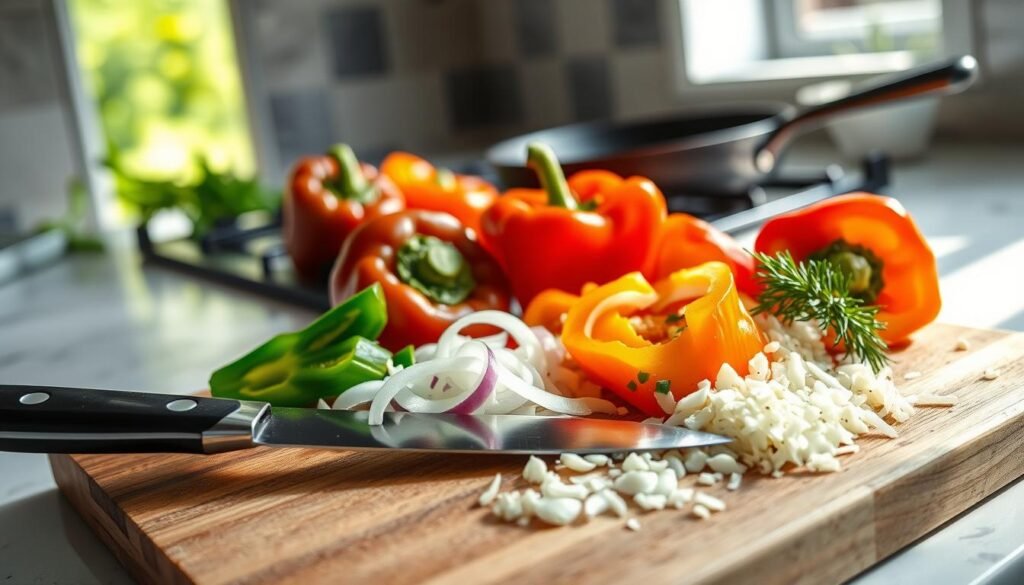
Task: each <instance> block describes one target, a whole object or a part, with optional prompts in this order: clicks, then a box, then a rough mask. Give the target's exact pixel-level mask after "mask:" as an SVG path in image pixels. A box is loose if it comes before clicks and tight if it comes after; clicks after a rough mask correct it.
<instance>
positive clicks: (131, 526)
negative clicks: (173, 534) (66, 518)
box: [48, 454, 194, 585]
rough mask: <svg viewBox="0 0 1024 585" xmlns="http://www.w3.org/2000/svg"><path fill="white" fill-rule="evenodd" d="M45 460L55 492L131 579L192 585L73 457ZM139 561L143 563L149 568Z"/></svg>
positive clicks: (156, 584)
mask: <svg viewBox="0 0 1024 585" xmlns="http://www.w3.org/2000/svg"><path fill="white" fill-rule="evenodd" d="M48 458H49V460H50V469H51V470H52V471H53V479H54V481H55V482H56V483H57V488H58V489H59V490H60V492H61V493H62V494H63V495H64V497H65V498H66V499H67V500H68V502H69V503H70V504H71V506H72V507H73V508H74V509H75V510H76V511H77V512H78V515H79V516H80V517H81V518H82V520H83V521H84V522H85V523H86V524H87V525H88V526H89V527H90V528H91V529H92V531H93V533H95V534H96V536H97V538H99V539H100V541H102V542H103V544H104V545H105V546H106V547H107V549H108V550H110V552H111V553H113V555H114V557H115V558H116V559H117V561H118V562H119V563H120V564H121V566H122V567H124V569H125V570H126V571H128V573H129V574H130V575H131V576H132V578H133V579H135V580H136V581H138V582H139V583H142V584H143V585H165V584H168V583H171V584H174V585H178V584H180V585H194V581H193V580H191V579H188V578H187V577H186V575H185V573H184V571H183V570H182V568H181V567H179V566H178V565H177V564H176V563H174V561H172V560H171V559H170V557H168V556H167V555H166V554H165V553H164V551H162V550H160V549H159V548H157V547H156V546H153V544H152V543H151V542H150V541H149V539H148V537H147V536H146V535H145V534H144V533H143V531H142V529H141V528H140V527H139V526H137V525H136V524H135V522H133V521H132V520H131V519H130V518H129V517H128V516H127V515H126V514H125V513H124V511H123V510H121V508H120V506H118V505H117V503H116V502H114V500H113V499H111V498H110V496H109V495H108V494H107V493H106V492H104V491H103V490H102V489H101V488H100V487H99V486H98V485H97V484H96V481H95V479H93V477H92V476H91V475H89V473H87V472H86V471H85V470H84V469H83V468H82V466H81V465H80V464H79V462H78V461H77V460H76V459H75V456H74V455H66V454H50V455H48ZM98 498H102V501H100V500H98ZM139 558H143V559H147V560H148V561H149V562H150V563H152V565H147V564H145V563H143V562H141V561H139Z"/></svg>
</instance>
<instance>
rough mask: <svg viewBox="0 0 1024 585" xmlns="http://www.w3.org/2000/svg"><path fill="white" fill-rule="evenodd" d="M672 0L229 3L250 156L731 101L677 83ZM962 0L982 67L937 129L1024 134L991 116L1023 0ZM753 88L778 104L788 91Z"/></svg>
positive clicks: (382, 144) (1017, 50)
mask: <svg viewBox="0 0 1024 585" xmlns="http://www.w3.org/2000/svg"><path fill="white" fill-rule="evenodd" d="M676 1H677V0H378V1H372V0H292V1H290V2H287V3H285V2H270V1H259V2H257V1H244V0H238V1H236V3H235V6H236V7H237V9H238V12H239V22H240V23H241V25H242V26H241V30H240V31H239V32H240V35H239V36H240V41H241V43H242V45H243V48H244V53H245V54H246V55H247V56H248V59H247V64H248V65H247V68H248V69H249V71H248V72H247V78H248V89H249V99H250V102H251V104H250V105H251V107H252V108H253V109H254V111H255V112H256V113H257V120H258V123H260V124H264V125H265V126H266V127H267V129H266V131H265V132H263V133H260V135H261V142H263V144H262V145H261V148H260V151H261V152H262V153H263V156H262V158H263V161H262V163H263V164H262V168H263V169H264V172H265V174H266V175H267V178H268V179H269V180H272V181H279V180H280V179H281V177H282V175H283V173H284V171H285V169H287V167H288V166H289V165H290V164H291V163H292V162H293V161H294V159H295V158H296V157H297V156H299V155H301V154H303V153H310V152H320V151H322V150H324V149H325V148H326V147H327V146H328V145H329V144H331V143H333V142H336V141H345V142H348V143H350V144H352V145H353V147H354V148H355V149H356V151H357V153H359V154H360V156H361V157H362V158H364V159H366V160H369V161H375V160H376V159H378V158H380V157H381V156H383V155H384V154H386V153H387V152H388V151H389V150H392V149H396V148H401V149H408V150H413V151H416V152H420V153H423V154H426V155H430V156H443V155H446V154H455V153H473V152H479V151H480V150H481V149H482V148H484V147H486V146H487V145H488V144H491V143H493V142H494V141H496V140H499V139H501V138H504V137H507V136H511V135H514V134H518V133H521V132H525V131H529V130H532V129H539V128H544V127H549V126H555V125H559V124H565V123H570V122H574V121H585V120H595V119H619V120H621V119H629V118H637V117H643V116H650V115H655V114H661V113H665V112H670V111H673V110H677V109H679V108H681V107H684V106H688V105H693V104H698V103H701V102H708V101H720V100H721V99H722V95H725V94H722V92H723V91H724V92H726V93H728V91H731V92H732V93H729V94H728V96H729V98H730V99H744V97H745V96H744V92H743V91H740V90H738V89H737V88H733V89H731V90H728V91H727V88H726V89H723V90H721V91H719V94H722V95H712V93H713V92H712V93H707V94H704V93H699V92H698V93H695V94H693V95H686V96H681V95H680V94H679V92H678V90H677V89H676V87H675V81H674V80H675V76H676V75H677V72H676V71H675V70H674V68H675V67H676V59H675V57H674V55H673V54H672V51H674V50H676V46H675V45H676V44H675V43H673V42H670V41H671V39H670V37H671V36H672V34H673V33H672V28H671V27H673V26H677V23H675V22H674V19H675V16H676V14H677V9H676V8H675V6H674V3H675V2H676ZM971 5H972V12H973V16H974V21H975V28H976V29H977V31H976V36H977V45H978V55H979V58H981V60H982V65H983V73H984V74H985V75H986V78H985V80H984V82H983V83H982V84H979V86H978V87H976V88H975V89H974V90H972V91H971V92H970V93H969V94H965V95H964V96H958V97H956V98H952V99H949V100H946V102H944V104H943V116H942V118H941V119H940V132H947V133H948V134H952V135H967V134H973V135H975V136H988V135H992V136H1012V135H1016V136H1021V135H1024V128H1021V124H1022V123H1024V122H1022V120H1024V116H1017V117H1016V118H1015V119H1012V120H1009V121H1006V122H1004V121H1000V120H999V119H998V118H999V115H997V114H998V112H1003V111H1005V110H1006V108H1007V107H1010V108H1011V109H1014V110H1015V111H1017V112H1020V111H1021V109H1020V105H1019V95H1021V94H1020V91H1021V89H1022V85H1021V81H1020V80H1021V79H1024V66H1022V59H1021V55H1024V50H1022V49H1021V47H1022V46H1024V45H1021V43H1020V38H1021V35H1022V34H1024V27H1022V24H1021V23H1022V22H1024V21H1022V20H1021V19H1014V17H1015V16H1019V14H1018V13H1019V12H1020V11H1021V6H1022V3H1021V2H1019V1H1018V0H978V1H977V2H972V3H971ZM751 99H781V100H791V99H792V89H785V90H778V91H775V93H771V92H769V91H765V90H764V88H761V89H760V90H759V92H758V93H757V94H756V95H755V96H753V97H752V98H751ZM993 105H996V106H998V107H993ZM261 118H262V119H263V120H262V121H260V119H261ZM267 120H269V122H267Z"/></svg>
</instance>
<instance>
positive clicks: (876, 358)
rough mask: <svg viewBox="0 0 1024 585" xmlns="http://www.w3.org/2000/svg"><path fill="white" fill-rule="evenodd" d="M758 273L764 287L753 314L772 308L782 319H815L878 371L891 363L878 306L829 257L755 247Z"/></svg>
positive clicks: (790, 320) (853, 353) (786, 320)
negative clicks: (858, 293) (853, 289)
mask: <svg viewBox="0 0 1024 585" xmlns="http://www.w3.org/2000/svg"><path fill="white" fill-rule="evenodd" d="M754 258H755V259H756V260H757V262H758V269H757V279H758V281H759V282H760V283H761V285H762V286H763V287H764V290H763V291H762V292H761V294H759V295H758V297H757V302H758V304H757V307H755V308H754V314H757V313H771V314H773V315H775V316H776V317H778V318H779V319H780V320H781V321H783V322H784V323H787V324H788V323H792V322H793V321H810V320H812V319H813V320H815V321H817V323H818V326H819V327H820V328H821V330H822V331H823V332H825V331H828V330H829V329H831V330H832V331H833V332H835V336H836V343H837V345H838V344H840V343H841V344H842V345H843V346H844V347H845V348H846V351H847V352H848V353H850V354H852V355H853V356H854V357H856V358H857V359H859V360H861V361H862V362H866V363H867V364H868V365H870V366H871V369H873V370H874V371H875V372H878V371H879V370H881V369H882V368H883V367H885V365H886V364H888V363H889V357H888V355H887V354H886V350H887V349H888V346H886V344H885V342H884V341H882V338H881V337H879V336H878V331H880V330H881V329H883V328H884V327H885V324H883V323H881V322H879V321H878V319H877V318H876V317H877V316H878V309H879V308H878V306H877V305H866V304H864V301H863V300H861V299H859V298H857V297H855V296H854V295H853V294H851V293H850V277H849V276H848V275H847V274H845V273H843V272H842V270H840V269H839V268H838V267H837V266H835V265H834V264H832V263H831V262H829V261H827V260H804V261H803V262H799V263H798V262H796V261H795V260H793V256H792V255H790V253H789V252H787V251H783V252H781V253H779V254H778V255H775V256H771V255H768V254H763V253H758V252H755V253H754Z"/></svg>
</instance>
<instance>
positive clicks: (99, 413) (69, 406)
mask: <svg viewBox="0 0 1024 585" xmlns="http://www.w3.org/2000/svg"><path fill="white" fill-rule="evenodd" d="M367 414H368V413H366V412H348V411H341V410H317V409H312V408H283V407H273V408H272V407H271V406H270V405H269V404H267V403H265V402H252V401H240V400H228V399H223V398H202V397H198V396H173V395H166V394H147V393H143V392H118V391H110V390H90V389H85V388H58V387H49V386H12V385H0V451H21V452H29V453H145V452H149V453H160V452H166V453H171V452H174V453H220V452H223V451H234V450H237V449H247V448H250V447H257V446H267V447H313V448H330V449H401V450H408V451H437V452H455V453H522V454H527V453H534V454H556V453H563V452H574V453H612V452H618V451H642V450H655V449H671V448H680V447H700V446H707V445H716V444H721V443H728V442H729V441H730V439H728V438H726V437H721V436H718V435H713V434H710V433H702V432H698V431H691V430H689V429H685V428H678V427H670V426H665V425H659V424H644V423H638V422H630V421H622V420H602V419H588V418H576V417H552V416H513V415H507V416H496V415H458V414H413V413H405V412H390V413H386V414H385V415H384V424H383V425H374V426H371V425H369V424H367Z"/></svg>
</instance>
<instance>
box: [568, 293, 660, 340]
mask: <svg viewBox="0 0 1024 585" xmlns="http://www.w3.org/2000/svg"><path fill="white" fill-rule="evenodd" d="M657 301H658V295H657V294H656V293H653V292H649V293H645V292H640V291H632V290H631V291H623V292H620V293H617V294H614V295H612V296H610V297H607V298H605V299H602V300H601V302H599V303H597V306H595V307H594V310H593V311H591V312H590V314H589V315H587V321H586V323H584V325H583V334H584V335H586V336H587V337H591V336H593V334H594V323H596V322H597V319H598V317H600V316H601V315H603V314H605V313H607V312H608V311H610V310H612V309H617V308H619V307H629V308H632V309H643V308H646V307H649V306H651V305H652V304H654V303H656V302H657Z"/></svg>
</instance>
